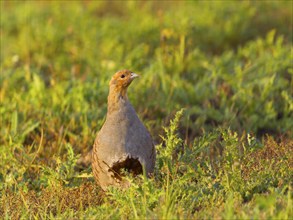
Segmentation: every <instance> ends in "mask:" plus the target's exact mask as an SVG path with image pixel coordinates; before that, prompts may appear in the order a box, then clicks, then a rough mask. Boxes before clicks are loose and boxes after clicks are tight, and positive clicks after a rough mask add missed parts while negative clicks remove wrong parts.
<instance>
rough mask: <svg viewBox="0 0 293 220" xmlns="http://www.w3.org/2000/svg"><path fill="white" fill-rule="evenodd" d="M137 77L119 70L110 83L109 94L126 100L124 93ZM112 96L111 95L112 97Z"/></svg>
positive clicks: (128, 71)
mask: <svg viewBox="0 0 293 220" xmlns="http://www.w3.org/2000/svg"><path fill="white" fill-rule="evenodd" d="M138 76H139V75H137V74H135V73H133V72H132V71H130V70H120V71H118V72H117V73H115V74H114V76H113V77H112V79H111V81H110V84H109V85H110V93H114V94H115V96H116V95H118V96H119V97H122V98H125V99H127V96H126V92H127V88H128V86H129V85H130V84H131V82H132V81H133V80H134V79H135V78H137V77H138ZM114 94H113V95H114Z"/></svg>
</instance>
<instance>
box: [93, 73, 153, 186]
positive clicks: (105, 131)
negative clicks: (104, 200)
mask: <svg viewBox="0 0 293 220" xmlns="http://www.w3.org/2000/svg"><path fill="white" fill-rule="evenodd" d="M136 77H138V75H137V74H135V73H133V72H131V71H129V70H121V71H118V72H117V73H115V75H114V76H113V77H112V79H111V81H110V84H109V87H110V89H109V95H108V110H107V116H106V121H105V123H104V124H103V126H102V128H101V130H100V131H99V132H98V134H97V137H96V140H95V143H94V147H93V153H92V168H93V174H94V177H95V179H96V181H97V182H98V184H99V185H100V186H101V187H102V189H103V190H106V189H107V187H108V186H110V185H113V186H122V187H125V186H128V185H129V183H128V182H127V181H126V180H125V179H124V178H123V172H121V171H122V170H123V169H124V170H126V171H129V172H131V173H133V174H134V175H137V174H140V173H142V172H143V167H144V168H145V171H146V174H147V175H149V174H151V173H152V172H153V170H154V166H155V159H156V152H155V148H154V144H153V141H152V138H151V136H150V134H149V132H148V131H147V129H146V128H145V126H144V125H143V124H142V122H141V121H140V119H139V118H138V116H137V114H136V112H135V110H134V108H133V107H132V105H131V104H130V102H129V100H128V98H127V88H128V86H129V85H130V84H131V82H132V81H133V80H134V79H135V78H136Z"/></svg>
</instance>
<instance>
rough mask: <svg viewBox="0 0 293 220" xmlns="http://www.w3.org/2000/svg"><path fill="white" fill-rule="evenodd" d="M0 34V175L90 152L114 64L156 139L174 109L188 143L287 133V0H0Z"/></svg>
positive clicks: (290, 107)
mask: <svg viewBox="0 0 293 220" xmlns="http://www.w3.org/2000/svg"><path fill="white" fill-rule="evenodd" d="M0 37H1V57H0V63H1V80H0V101H1V103H0V114H1V128H0V129H1V132H0V145H1V146H0V149H1V150H0V151H1V157H2V158H1V162H0V164H1V170H2V174H1V175H0V179H3V180H5V178H6V177H7V176H8V174H9V173H10V172H12V171H11V170H13V169H14V168H15V169H16V168H17V169H18V171H15V173H17V174H15V175H14V178H15V179H16V180H17V179H19V178H22V177H23V178H24V179H26V177H25V176H22V175H23V174H24V173H25V172H27V169H28V168H27V167H26V166H25V168H23V171H21V169H22V168H20V167H22V165H20V164H22V163H24V162H23V161H25V162H26V163H30V164H34V163H37V164H42V165H43V164H46V165H48V166H51V167H54V166H55V165H56V164H55V162H56V161H55V162H52V157H53V156H56V155H57V156H60V157H61V158H63V159H64V160H65V159H66V157H65V156H64V155H65V154H66V152H67V151H68V144H69V145H70V146H72V149H73V150H74V152H75V153H84V152H86V151H88V150H89V149H90V148H91V146H92V144H93V141H94V138H95V135H96V132H97V131H98V130H99V129H100V127H101V125H102V123H103V121H104V119H105V115H106V110H107V94H108V82H109V80H110V78H111V76H112V75H113V74H114V73H115V72H116V71H118V70H121V69H130V70H132V71H134V72H136V73H138V74H140V75H141V77H140V78H139V79H138V80H136V81H135V82H134V83H132V85H131V86H130V88H129V89H128V96H129V99H130V101H131V103H132V104H133V106H134V108H135V109H136V111H137V113H138V115H139V116H140V118H141V119H142V120H143V122H144V124H145V125H146V126H147V128H148V130H149V131H150V133H151V134H152V136H153V138H154V139H155V140H156V142H157V143H160V142H161V141H162V139H161V138H160V135H162V134H163V133H164V132H163V129H162V126H166V125H167V124H168V121H169V120H170V118H172V117H173V115H174V113H175V112H177V111H178V110H180V109H181V108H184V109H185V111H184V115H183V118H182V120H181V122H180V125H179V134H180V136H181V137H182V138H183V139H184V143H185V144H187V145H190V146H191V145H192V144H193V141H194V138H198V137H201V136H202V135H206V134H209V132H212V131H213V130H215V129H217V128H221V129H227V128H230V129H231V130H232V131H236V132H238V134H240V135H242V134H243V135H244V136H245V135H246V133H249V134H251V135H252V136H255V137H256V138H257V139H258V140H262V139H263V137H265V136H266V135H271V136H273V137H274V138H275V139H276V140H282V138H288V139H289V140H292V127H293V119H292V118H293V82H292V75H293V68H292V37H293V36H292V1H90V0H89V1H1V24H0ZM289 142H290V141H289ZM290 143H291V142H290ZM285 145H286V144H285ZM30 152H37V154H36V155H37V156H32V155H31V154H30ZM26 153H27V154H26ZM71 153H72V152H71ZM23 155H24V156H23ZM25 155H26V156H27V157H26V156H25ZM21 161H22V162H21ZM28 161H30V162H28ZM32 161H33V162H32ZM13 167H14V168H13ZM29 169H30V168H29ZM34 172H35V171H34ZM36 173H38V174H37V175H40V171H37V172H36ZM30 175H31V174H30ZM32 179H34V178H32ZM5 181H6V180H5ZM5 181H4V182H5ZM26 181H28V182H30V181H33V180H31V179H30V180H25V181H24V182H26ZM30 184H31V182H30ZM8 185H9V184H8ZM159 216H160V215H159Z"/></svg>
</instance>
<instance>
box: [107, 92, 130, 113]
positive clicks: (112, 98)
mask: <svg viewBox="0 0 293 220" xmlns="http://www.w3.org/2000/svg"><path fill="white" fill-rule="evenodd" d="M126 101H128V97H127V88H123V87H117V86H110V91H109V95H108V113H111V112H113V111H115V110H117V109H119V108H120V106H121V104H123V103H125V102H126Z"/></svg>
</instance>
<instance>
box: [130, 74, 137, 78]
mask: <svg viewBox="0 0 293 220" xmlns="http://www.w3.org/2000/svg"><path fill="white" fill-rule="evenodd" d="M137 77H139V75H137V74H136V73H131V76H130V78H131V79H134V78H137Z"/></svg>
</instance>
